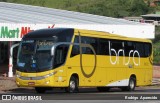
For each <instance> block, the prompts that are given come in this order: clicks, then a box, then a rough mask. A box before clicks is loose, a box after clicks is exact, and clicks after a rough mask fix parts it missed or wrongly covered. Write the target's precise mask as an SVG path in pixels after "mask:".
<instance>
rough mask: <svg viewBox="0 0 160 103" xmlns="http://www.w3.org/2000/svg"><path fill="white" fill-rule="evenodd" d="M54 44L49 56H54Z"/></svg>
mask: <svg viewBox="0 0 160 103" xmlns="http://www.w3.org/2000/svg"><path fill="white" fill-rule="evenodd" d="M54 51H55V46H52V48H51V56H54Z"/></svg>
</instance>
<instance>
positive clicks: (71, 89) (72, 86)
mask: <svg viewBox="0 0 160 103" xmlns="http://www.w3.org/2000/svg"><path fill="white" fill-rule="evenodd" d="M65 91H66V92H68V93H75V92H78V79H77V78H76V77H74V76H72V77H71V78H70V80H69V86H68V87H67V88H65Z"/></svg>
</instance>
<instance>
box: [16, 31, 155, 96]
mask: <svg viewBox="0 0 160 103" xmlns="http://www.w3.org/2000/svg"><path fill="white" fill-rule="evenodd" d="M152 60H153V54H152V43H151V41H150V40H146V39H137V38H128V37H124V36H119V35H115V34H110V33H106V32H98V31H91V30H81V29H73V28H54V29H41V30H36V31H32V32H30V33H28V34H27V35H25V36H24V37H23V38H22V41H21V43H20V46H19V50H18V59H17V67H16V68H17V69H16V84H17V85H18V86H20V87H35V90H36V92H37V93H44V92H45V91H46V90H50V89H51V88H54V87H56V88H57V87H58V88H64V89H65V90H66V92H78V88H79V87H97V89H98V90H99V91H108V90H109V89H110V88H112V87H118V88H121V89H122V90H125V91H133V90H134V89H135V87H136V86H145V85H151V84H152V63H153V62H152Z"/></svg>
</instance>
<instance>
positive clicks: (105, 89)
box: [97, 87, 110, 92]
mask: <svg viewBox="0 0 160 103" xmlns="http://www.w3.org/2000/svg"><path fill="white" fill-rule="evenodd" d="M97 89H98V91H99V92H108V91H109V90H110V88H109V87H97Z"/></svg>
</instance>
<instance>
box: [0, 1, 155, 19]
mask: <svg viewBox="0 0 160 103" xmlns="http://www.w3.org/2000/svg"><path fill="white" fill-rule="evenodd" d="M0 1H5V2H13V3H20V4H29V5H36V6H43V7H49V8H57V9H64V10H71V11H78V12H85V13H91V14H97V15H103V16H110V17H125V16H140V15H142V14H146V13H149V12H154V9H153V8H150V7H149V6H148V5H147V4H146V3H144V1H143V0H0Z"/></svg>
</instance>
